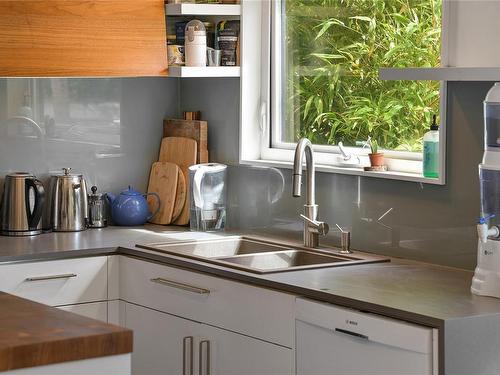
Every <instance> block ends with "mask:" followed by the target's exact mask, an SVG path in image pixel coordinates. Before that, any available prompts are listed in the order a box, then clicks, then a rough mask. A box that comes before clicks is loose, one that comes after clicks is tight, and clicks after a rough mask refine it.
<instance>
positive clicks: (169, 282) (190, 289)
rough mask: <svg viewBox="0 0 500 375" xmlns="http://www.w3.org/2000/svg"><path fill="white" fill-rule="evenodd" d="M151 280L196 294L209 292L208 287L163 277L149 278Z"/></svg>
mask: <svg viewBox="0 0 500 375" xmlns="http://www.w3.org/2000/svg"><path fill="white" fill-rule="evenodd" d="M151 281H152V282H153V283H157V284H161V285H165V286H170V287H172V288H177V289H182V290H185V291H188V292H193V293H197V294H210V290H209V289H205V288H200V287H197V286H192V285H188V284H183V283H179V282H177V281H172V280H167V279H164V278H163V277H156V278H154V279H151Z"/></svg>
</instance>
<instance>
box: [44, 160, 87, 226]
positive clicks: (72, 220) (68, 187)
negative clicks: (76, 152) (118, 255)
mask: <svg viewBox="0 0 500 375" xmlns="http://www.w3.org/2000/svg"><path fill="white" fill-rule="evenodd" d="M49 205H50V229H52V230H53V231H55V232H78V231H82V230H85V229H87V218H88V213H87V185H86V183H85V179H84V178H83V176H82V175H81V174H74V173H71V168H63V173H62V174H57V175H52V176H51V177H50V186H49Z"/></svg>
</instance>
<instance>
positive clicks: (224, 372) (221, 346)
mask: <svg viewBox="0 0 500 375" xmlns="http://www.w3.org/2000/svg"><path fill="white" fill-rule="evenodd" d="M196 352H197V354H196V356H197V358H198V366H197V367H198V368H199V370H200V371H199V374H200V375H235V374H238V375H292V374H293V368H294V366H293V358H294V356H293V350H292V349H289V348H285V347H283V346H279V345H275V344H271V343H268V342H265V341H261V340H258V339H254V338H252V337H248V336H243V335H240V334H237V333H233V332H229V331H226V330H223V329H219V328H215V327H212V326H208V325H205V324H203V327H202V336H201V337H200V339H199V340H198V341H197V350H196Z"/></svg>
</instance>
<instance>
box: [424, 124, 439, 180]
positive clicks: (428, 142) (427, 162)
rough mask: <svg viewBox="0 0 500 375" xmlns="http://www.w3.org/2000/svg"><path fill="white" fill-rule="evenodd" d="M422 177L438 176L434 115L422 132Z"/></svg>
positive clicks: (437, 142) (437, 134)
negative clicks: (428, 127)
mask: <svg viewBox="0 0 500 375" xmlns="http://www.w3.org/2000/svg"><path fill="white" fill-rule="evenodd" d="M423 156H424V158H423V159H424V162H423V172H424V177H431V178H438V177H439V126H438V124H437V123H436V115H434V116H432V124H431V128H430V130H429V131H428V132H427V133H425V134H424V155H423Z"/></svg>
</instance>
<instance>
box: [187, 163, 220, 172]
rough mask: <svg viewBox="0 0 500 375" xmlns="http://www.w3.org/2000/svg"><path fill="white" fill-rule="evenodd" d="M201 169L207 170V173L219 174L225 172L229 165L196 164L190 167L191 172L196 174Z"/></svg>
mask: <svg viewBox="0 0 500 375" xmlns="http://www.w3.org/2000/svg"><path fill="white" fill-rule="evenodd" d="M201 168H203V169H204V170H205V173H217V172H223V171H225V170H226V169H227V165H225V164H219V163H205V164H195V165H192V166H190V167H189V170H190V171H193V172H195V171H197V170H198V169H201Z"/></svg>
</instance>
